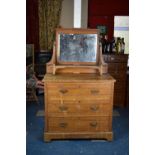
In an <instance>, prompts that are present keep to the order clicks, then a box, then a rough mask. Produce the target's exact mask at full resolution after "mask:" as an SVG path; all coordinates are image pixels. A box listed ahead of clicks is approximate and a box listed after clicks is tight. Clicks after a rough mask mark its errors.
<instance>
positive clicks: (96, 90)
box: [45, 83, 112, 101]
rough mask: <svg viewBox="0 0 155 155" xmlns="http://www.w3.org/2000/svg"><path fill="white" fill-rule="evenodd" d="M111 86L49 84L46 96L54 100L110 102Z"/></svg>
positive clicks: (106, 84)
mask: <svg viewBox="0 0 155 155" xmlns="http://www.w3.org/2000/svg"><path fill="white" fill-rule="evenodd" d="M111 89H112V87H111V84H110V83H105V84H98V83H97V84H96V83H95V84H77V83H49V84H47V86H46V90H45V91H46V94H47V96H48V97H49V98H51V99H53V100H60V99H61V100H77V99H82V100H85V99H86V100H87V99H89V100H90V99H97V98H98V99H103V100H105V101H108V100H110V96H111Z"/></svg>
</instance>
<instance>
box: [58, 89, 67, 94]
mask: <svg viewBox="0 0 155 155" xmlns="http://www.w3.org/2000/svg"><path fill="white" fill-rule="evenodd" d="M59 91H60V93H62V94H65V93H67V92H68V90H67V89H60V90H59Z"/></svg>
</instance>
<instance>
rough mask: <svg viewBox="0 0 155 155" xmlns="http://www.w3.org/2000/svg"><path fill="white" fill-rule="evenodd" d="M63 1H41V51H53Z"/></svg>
mask: <svg viewBox="0 0 155 155" xmlns="http://www.w3.org/2000/svg"><path fill="white" fill-rule="evenodd" d="M62 1H63V0H39V5H38V7H39V9H38V11H39V43H40V49H41V50H51V49H52V47H53V41H54V39H55V28H56V27H58V26H59V21H60V14H61V7H62Z"/></svg>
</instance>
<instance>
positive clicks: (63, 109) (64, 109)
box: [59, 106, 68, 111]
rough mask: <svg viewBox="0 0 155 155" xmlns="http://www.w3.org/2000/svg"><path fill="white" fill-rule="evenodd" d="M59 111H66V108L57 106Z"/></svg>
mask: <svg viewBox="0 0 155 155" xmlns="http://www.w3.org/2000/svg"><path fill="white" fill-rule="evenodd" d="M59 109H60V111H67V110H68V107H66V106H59Z"/></svg>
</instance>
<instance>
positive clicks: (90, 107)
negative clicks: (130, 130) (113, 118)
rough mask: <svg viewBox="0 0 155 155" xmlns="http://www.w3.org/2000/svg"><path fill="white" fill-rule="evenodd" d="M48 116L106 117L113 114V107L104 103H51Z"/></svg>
mask: <svg viewBox="0 0 155 155" xmlns="http://www.w3.org/2000/svg"><path fill="white" fill-rule="evenodd" d="M47 112H48V116H62V115H102V116H103V115H104V116H109V115H111V113H112V105H111V104H109V103H106V104H104V103H103V102H102V101H87V102H84V101H64V102H63V103H61V102H60V101H51V102H50V103H48V109H47Z"/></svg>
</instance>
